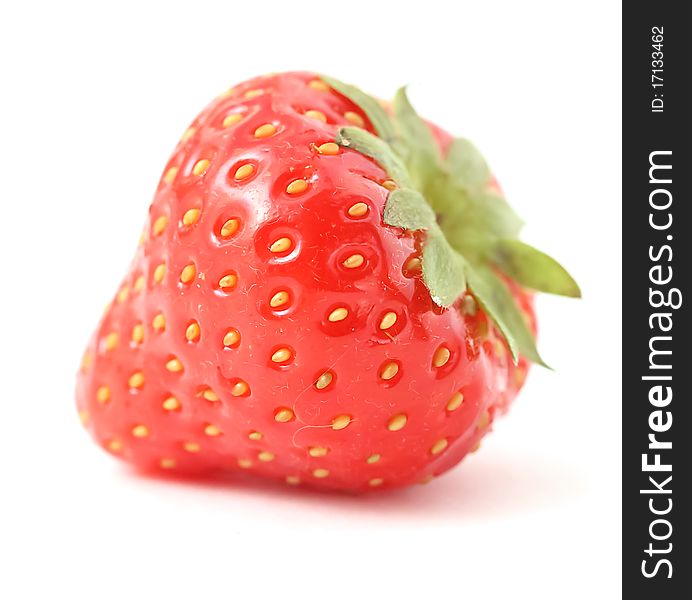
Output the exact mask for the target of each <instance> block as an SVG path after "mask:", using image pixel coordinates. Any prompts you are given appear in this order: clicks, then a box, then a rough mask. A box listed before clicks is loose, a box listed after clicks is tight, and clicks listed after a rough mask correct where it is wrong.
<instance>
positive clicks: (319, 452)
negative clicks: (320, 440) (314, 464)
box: [308, 446, 329, 458]
mask: <svg viewBox="0 0 692 600" xmlns="http://www.w3.org/2000/svg"><path fill="white" fill-rule="evenodd" d="M328 453H329V448H325V447H323V446H312V447H310V448H308V454H309V455H310V456H312V457H314V458H320V457H322V456H327V454H328Z"/></svg>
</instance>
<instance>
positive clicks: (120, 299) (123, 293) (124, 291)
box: [116, 285, 130, 304]
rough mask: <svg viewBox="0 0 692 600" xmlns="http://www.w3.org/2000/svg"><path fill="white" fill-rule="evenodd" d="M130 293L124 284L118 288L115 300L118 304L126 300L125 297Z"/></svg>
mask: <svg viewBox="0 0 692 600" xmlns="http://www.w3.org/2000/svg"><path fill="white" fill-rule="evenodd" d="M129 295H130V288H129V287H128V286H126V285H124V286H123V287H121V288H120V290H119V291H118V295H117V297H116V300H117V301H118V304H122V303H123V302H125V301H126V300H127V298H128V297H129Z"/></svg>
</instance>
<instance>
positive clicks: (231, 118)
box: [221, 113, 243, 128]
mask: <svg viewBox="0 0 692 600" xmlns="http://www.w3.org/2000/svg"><path fill="white" fill-rule="evenodd" d="M242 120H243V115H241V114H239V113H233V114H231V115H228V116H227V117H226V118H225V119H224V120H223V123H221V126H222V127H223V128H226V127H230V126H231V125H235V124H236V123H239V122H240V121H242Z"/></svg>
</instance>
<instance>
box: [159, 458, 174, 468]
mask: <svg viewBox="0 0 692 600" xmlns="http://www.w3.org/2000/svg"><path fill="white" fill-rule="evenodd" d="M159 464H160V465H161V468H162V469H175V466H176V464H177V463H176V462H175V458H162V459H161V461H160V462H159Z"/></svg>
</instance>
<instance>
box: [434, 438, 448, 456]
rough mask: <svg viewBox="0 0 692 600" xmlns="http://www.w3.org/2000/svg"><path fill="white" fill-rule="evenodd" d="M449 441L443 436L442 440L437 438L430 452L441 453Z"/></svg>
mask: <svg viewBox="0 0 692 600" xmlns="http://www.w3.org/2000/svg"><path fill="white" fill-rule="evenodd" d="M448 444H449V442H448V441H447V440H446V439H445V438H442V439H440V440H437V441H436V442H435V443H434V444H433V445H432V446H431V448H430V454H439V453H440V452H442V451H443V450H444V449H445V448H446V447H447V446H448Z"/></svg>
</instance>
